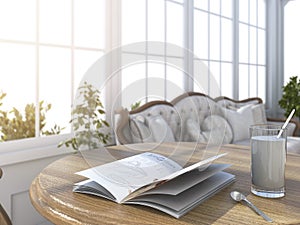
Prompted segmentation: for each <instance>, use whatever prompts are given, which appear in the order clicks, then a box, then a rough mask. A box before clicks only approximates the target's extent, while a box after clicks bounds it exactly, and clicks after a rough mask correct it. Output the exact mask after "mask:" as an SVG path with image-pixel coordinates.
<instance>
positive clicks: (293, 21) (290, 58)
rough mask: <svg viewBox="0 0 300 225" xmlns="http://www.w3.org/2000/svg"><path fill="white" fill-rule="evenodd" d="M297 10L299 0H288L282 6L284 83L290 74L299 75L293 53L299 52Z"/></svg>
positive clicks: (299, 71) (298, 17)
mask: <svg viewBox="0 0 300 225" xmlns="http://www.w3.org/2000/svg"><path fill="white" fill-rule="evenodd" d="M299 10H300V2H299V1H288V3H287V4H286V5H285V7H284V83H287V82H289V79H290V77H292V76H300V68H299V65H298V63H299V62H298V61H299V60H298V57H297V55H295V52H300V43H299V40H300V32H298V30H297V29H295V27H297V21H299V19H300V15H299Z"/></svg>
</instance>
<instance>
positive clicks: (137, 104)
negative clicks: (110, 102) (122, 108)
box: [130, 101, 141, 110]
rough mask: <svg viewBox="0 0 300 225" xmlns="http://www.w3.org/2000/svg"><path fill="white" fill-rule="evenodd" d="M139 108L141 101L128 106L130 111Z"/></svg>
mask: <svg viewBox="0 0 300 225" xmlns="http://www.w3.org/2000/svg"><path fill="white" fill-rule="evenodd" d="M140 106H141V101H137V102H135V103H132V104H131V105H130V110H135V109H137V108H138V107H140Z"/></svg>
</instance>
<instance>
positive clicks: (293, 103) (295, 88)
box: [278, 76, 300, 118]
mask: <svg viewBox="0 0 300 225" xmlns="http://www.w3.org/2000/svg"><path fill="white" fill-rule="evenodd" d="M278 103H279V106H280V107H281V108H282V109H284V110H285V116H286V117H287V116H288V115H289V114H290V112H291V111H292V110H293V109H295V110H296V112H295V116H297V117H298V118H300V79H298V77H297V76H294V77H291V78H290V81H289V82H288V83H287V84H286V85H285V86H283V94H282V98H281V99H280V100H279V102H278Z"/></svg>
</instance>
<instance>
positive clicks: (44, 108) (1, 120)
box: [0, 93, 63, 141]
mask: <svg viewBox="0 0 300 225" xmlns="http://www.w3.org/2000/svg"><path fill="white" fill-rule="evenodd" d="M5 96H6V93H1V94H0V106H2V105H3V103H2V101H3V99H4V98H5ZM50 109H51V104H45V103H44V101H41V102H40V103H39V118H40V121H39V127H40V132H41V134H44V135H53V134H59V133H60V132H61V130H62V129H63V128H60V127H59V126H57V125H55V126H54V128H52V129H51V130H50V131H49V130H46V131H44V128H45V125H46V113H47V112H48V111H49V110H50ZM35 110H36V109H35V106H34V104H27V105H26V106H25V109H24V115H23V114H22V113H21V111H20V110H18V109H17V108H15V107H14V108H13V109H12V110H9V111H6V110H2V109H1V110H0V133H1V135H0V140H1V141H9V140H16V139H21V138H30V137H35V113H36V112H35Z"/></svg>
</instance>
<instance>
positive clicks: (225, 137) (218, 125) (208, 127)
mask: <svg viewBox="0 0 300 225" xmlns="http://www.w3.org/2000/svg"><path fill="white" fill-rule="evenodd" d="M201 128H202V131H204V132H205V135H206V136H207V135H208V134H209V135H210V136H209V137H208V136H207V140H208V142H209V143H213V144H229V143H231V141H232V139H233V133H232V130H231V126H230V125H229V123H228V122H227V120H226V119H224V118H223V117H221V116H218V115H211V116H208V117H206V118H205V120H204V121H203V124H201Z"/></svg>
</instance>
